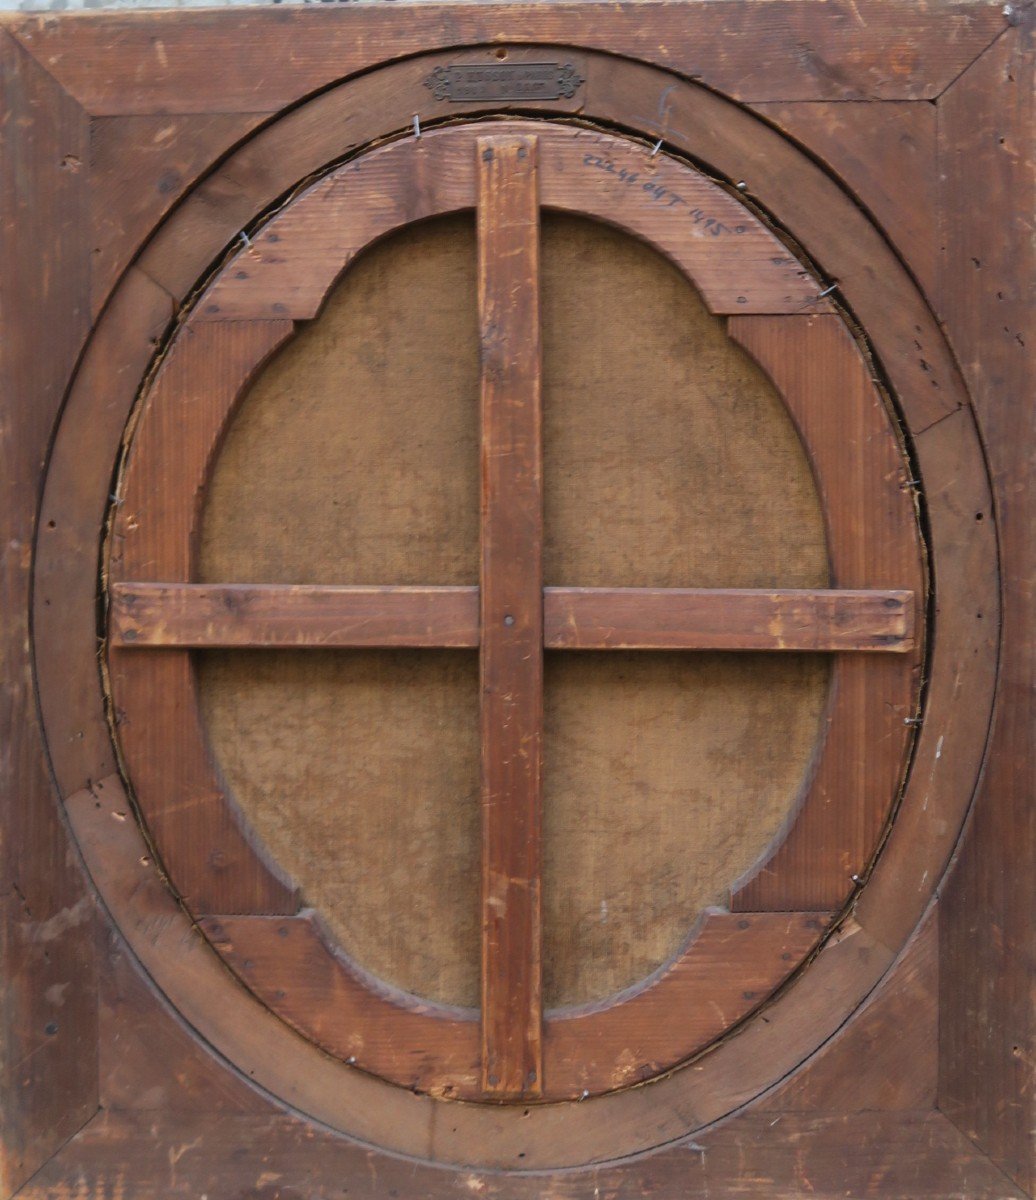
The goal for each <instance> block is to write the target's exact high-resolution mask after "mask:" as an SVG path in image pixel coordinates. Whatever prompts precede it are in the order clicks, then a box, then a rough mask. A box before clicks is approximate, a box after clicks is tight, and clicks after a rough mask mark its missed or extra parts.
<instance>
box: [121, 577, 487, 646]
mask: <svg viewBox="0 0 1036 1200" xmlns="http://www.w3.org/2000/svg"><path fill="white" fill-rule="evenodd" d="M110 622H111V624H110V629H111V637H112V642H113V643H114V644H115V645H117V646H142V647H143V646H181V647H207V648H210V649H212V648H215V647H221V646H222V647H230V646H237V647H243V646H278V647H294V648H299V649H301V648H306V647H312V648H320V649H327V648H330V647H335V646H340V647H344V646H356V647H362V646H370V647H379V646H385V647H392V646H443V647H451V646H456V647H469V646H477V645H478V588H474V587H330V586H323V585H312V584H311V585H305V584H298V585H293V584H242V583H232V584H215V583H195V584H175V583H168V584H166V583H115V584H113V585H112V588H111V610H110Z"/></svg>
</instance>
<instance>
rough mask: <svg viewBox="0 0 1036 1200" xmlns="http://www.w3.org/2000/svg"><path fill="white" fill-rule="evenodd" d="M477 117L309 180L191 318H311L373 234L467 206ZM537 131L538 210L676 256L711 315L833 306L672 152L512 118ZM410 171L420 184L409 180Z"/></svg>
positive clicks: (727, 198) (747, 214) (740, 211)
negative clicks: (604, 227)
mask: <svg viewBox="0 0 1036 1200" xmlns="http://www.w3.org/2000/svg"><path fill="white" fill-rule="evenodd" d="M482 129H484V127H483V126H480V125H479V124H477V123H472V124H470V125H466V126H456V125H453V126H449V127H447V128H445V129H439V130H434V129H433V130H431V131H430V132H428V133H425V134H423V135H422V136H421V137H420V138H413V137H411V138H404V139H402V140H399V141H396V142H392V143H390V144H389V145H386V146H381V147H378V148H375V149H374V150H371V151H370V152H369V153H367V154H365V155H361V156H360V157H359V158H356V159H353V160H352V161H351V162H348V163H346V164H345V165H344V166H342V167H339V168H338V169H337V170H335V171H333V172H332V173H331V174H330V175H328V176H326V177H325V178H324V179H322V180H320V181H319V182H317V183H314V184H313V185H312V186H311V187H310V188H309V189H308V190H307V191H306V192H305V193H304V194H302V195H301V196H299V197H298V198H297V199H296V200H295V201H294V202H293V203H292V204H291V205H289V206H288V207H287V208H285V209H282V210H281V211H280V212H279V213H278V214H276V215H275V216H274V217H273V218H272V219H271V220H270V221H269V223H268V224H266V225H265V226H263V228H262V229H261V230H260V231H259V232H258V234H257V235H256V236H254V237H253V238H252V239H251V242H250V244H249V245H247V246H243V247H242V248H241V249H240V250H239V252H238V253H237V255H236V256H235V257H234V259H233V261H232V262H231V263H230V264H229V269H228V268H224V270H223V271H222V272H221V273H220V274H219V276H218V277H217V278H216V279H215V280H214V281H213V283H212V284H211V285H210V287H209V288H208V289H207V290H206V291H205V292H204V293H203V294H202V296H201V297H200V298H199V300H198V307H197V320H199V321H227V320H257V319H269V318H283V317H285V316H291V317H294V318H295V319H305V318H309V317H313V316H315V315H316V313H317V311H318V310H319V308H320V306H321V304H322V303H323V301H324V297H325V295H326V293H327V291H328V289H329V288H330V287H331V285H332V283H333V282H334V281H335V279H336V278H337V277H338V275H339V274H340V272H341V271H342V270H343V269H344V268H345V267H346V266H347V264H348V263H349V262H350V261H351V260H352V259H353V257H355V255H356V254H357V253H358V252H359V251H360V250H361V249H362V248H363V247H364V246H366V245H367V244H368V243H369V242H371V241H373V240H374V239H375V238H377V237H380V236H383V235H384V234H386V233H389V232H391V231H392V230H395V229H399V228H401V227H402V226H403V225H406V224H410V223H412V222H414V221H418V220H423V219H427V218H428V217H433V216H441V215H444V214H446V213H450V212H455V211H458V210H464V209H470V208H473V207H474V206H475V198H476V173H475V159H476V155H475V144H476V143H477V142H478V141H479V140H480V139H479V134H480V130H482ZM499 129H500V131H501V132H500V134H499V136H503V135H504V134H505V133H506V134H508V135H510V136H514V137H520V136H536V137H537V139H538V143H539V147H540V149H539V171H538V177H539V196H540V201H541V203H542V204H543V206H544V207H545V208H552V209H557V210H560V211H562V212H574V213H579V214H581V215H584V216H590V217H594V218H596V219H599V220H603V221H606V222H608V223H609V224H612V225H615V226H617V227H618V228H620V229H624V230H626V231H628V232H630V233H633V234H635V235H636V236H638V237H640V238H642V239H643V240H644V241H646V242H647V243H648V244H649V245H651V246H654V247H655V249H657V250H659V251H660V252H661V253H663V254H665V255H666V256H667V257H669V258H670V259H672V261H673V262H675V263H676V264H677V265H678V266H679V267H680V268H681V269H682V270H683V271H684V272H685V273H686V274H687V275H688V276H690V278H691V280H692V281H693V282H694V284H695V286H696V287H697V288H698V289H699V291H700V292H701V293H702V295H703V297H704V298H705V301H706V303H707V304H708V306H709V308H710V310H711V311H713V312H716V313H784V312H787V313H792V312H802V311H803V310H809V311H813V312H827V311H830V303H829V301H827V300H824V299H822V298H820V297H819V293H820V291H821V288H820V285H819V284H818V283H817V281H816V280H815V279H814V278H813V277H812V276H811V275H810V274H809V272H808V271H807V270H806V269H805V268H804V267H803V266H802V265H801V264H800V263H799V262H798V260H797V259H796V258H794V257H793V256H792V255H791V254H789V253H788V251H787V249H786V248H785V247H784V246H783V244H782V243H781V242H780V241H779V239H778V238H776V237H775V236H774V234H773V233H771V232H770V230H769V229H767V227H766V226H765V225H764V224H763V222H762V221H760V220H759V219H758V218H757V217H756V216H755V215H754V214H753V213H752V212H751V210H750V209H748V208H746V207H745V206H744V205H742V204H741V203H740V202H739V201H738V200H737V199H735V198H734V197H733V196H731V195H730V194H728V193H727V192H725V191H724V190H723V189H722V188H720V187H718V186H717V185H716V184H715V183H713V182H712V180H710V179H708V178H707V177H706V176H704V175H701V174H699V173H697V172H696V171H694V170H693V169H688V167H687V165H686V164H684V163H679V162H676V161H674V160H672V159H670V158H669V157H668V156H667V155H662V154H659V155H657V156H655V157H652V156H651V153H650V150H649V149H648V148H646V147H644V146H641V145H640V144H638V143H635V142H630V141H628V140H623V139H619V138H615V137H611V136H609V135H607V134H603V133H599V132H597V131H595V130H586V129H579V128H576V127H564V126H559V125H548V124H540V123H536V124H533V123H531V122H513V123H512V122H507V123H504V124H501V125H500V126H499ZM415 176H417V177H419V178H420V179H421V181H422V183H421V187H420V188H416V189H415V188H414V186H413V182H412V181H413V179H414V178H415Z"/></svg>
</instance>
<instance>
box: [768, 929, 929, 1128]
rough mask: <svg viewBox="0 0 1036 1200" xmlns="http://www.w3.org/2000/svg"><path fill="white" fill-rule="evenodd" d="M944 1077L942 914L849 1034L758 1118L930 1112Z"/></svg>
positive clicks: (796, 1075)
mask: <svg viewBox="0 0 1036 1200" xmlns="http://www.w3.org/2000/svg"><path fill="white" fill-rule="evenodd" d="M938 1074H939V934H938V914H937V913H933V914H932V915H931V916H930V917H928V918H927V919H926V921H925V923H924V925H922V927H921V929H920V930H919V931H918V932H917V934H916V935H915V937H914V938H913V940H912V941H911V942H910V943H909V944H908V945H907V947H906V949H905V950H904V951H903V953H902V954H901V955H900V956H899V958H898V959H897V960H896V962H895V963H894V964H893V966H892V967H891V969H890V970H889V972H888V974H887V975H886V976H885V978H884V979H883V980H882V981H881V983H880V984H879V985H878V987H877V988H875V990H874V992H873V993H872V994H871V996H870V997H869V998H868V1000H867V1002H866V1004H864V1005H862V1006H861V1007H860V1008H859V1009H858V1010H857V1011H856V1012H855V1013H854V1014H853V1015H852V1017H851V1018H850V1019H849V1020H848V1021H847V1022H846V1024H845V1025H844V1026H843V1028H842V1029H840V1030H839V1031H838V1033H837V1034H836V1035H835V1036H834V1037H833V1038H832V1039H831V1040H830V1041H829V1042H827V1043H826V1044H825V1045H824V1046H823V1047H822V1048H821V1049H820V1050H819V1051H818V1052H817V1053H816V1054H815V1055H813V1056H812V1057H811V1058H808V1059H807V1060H806V1061H805V1062H804V1063H803V1064H802V1066H801V1067H800V1068H799V1069H798V1070H797V1071H795V1072H793V1073H792V1075H791V1076H790V1077H789V1078H788V1079H787V1080H786V1081H785V1082H784V1083H782V1084H780V1085H779V1086H778V1087H777V1088H775V1089H774V1090H773V1091H772V1092H771V1093H770V1094H769V1095H768V1096H766V1097H764V1098H763V1099H762V1100H761V1101H760V1102H759V1104H758V1105H755V1106H753V1107H754V1110H755V1111H756V1112H762V1111H769V1110H772V1111H773V1112H775V1113H776V1112H812V1113H851V1112H923V1111H925V1110H929V1109H932V1108H934V1107H935V1103H936V1083H937V1079H938Z"/></svg>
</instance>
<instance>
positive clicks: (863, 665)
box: [728, 315, 924, 912]
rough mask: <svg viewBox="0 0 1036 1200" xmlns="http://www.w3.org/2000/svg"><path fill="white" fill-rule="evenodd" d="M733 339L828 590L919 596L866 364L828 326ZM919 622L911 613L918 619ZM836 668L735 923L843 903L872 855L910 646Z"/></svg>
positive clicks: (913, 684) (772, 324) (912, 674)
mask: <svg viewBox="0 0 1036 1200" xmlns="http://www.w3.org/2000/svg"><path fill="white" fill-rule="evenodd" d="M728 330H729V333H730V336H731V337H732V338H733V339H734V341H735V342H737V343H738V344H739V345H741V346H742V347H743V348H744V349H745V350H747V351H748V353H749V354H751V355H752V357H753V358H754V359H755V360H756V361H757V362H758V363H759V365H760V366H761V367H762V368H763V370H764V371H766V373H767V374H768V375H769V376H770V378H771V379H772V380H773V382H774V384H775V385H776V386H777V388H778V390H779V391H780V393H781V396H782V397H783V399H784V402H785V404H786V405H787V408H788V412H789V414H790V415H791V418H792V420H793V421H794V422H795V425H796V427H797V428H798V430H799V433H800V434H801V436H802V440H803V444H804V446H805V448H806V452H807V454H808V455H809V458H810V462H811V463H812V465H813V470H814V475H815V477H816V481H817V488H818V491H819V492H820V497H821V502H822V505H823V509H824V520H825V524H826V526H827V540H828V552H829V554H830V558H831V573H832V583H834V584H835V585H836V586H838V587H846V588H852V589H858V588H880V589H884V588H895V589H899V588H902V589H904V590H906V591H909V592H911V593H913V596H912V603H913V605H914V607H915V609H919V607H920V604H921V602H922V598H923V594H924V577H923V571H922V563H921V554H920V543H919V539H918V529H917V518H916V514H915V511H914V503H913V498H912V496H911V493H910V489H909V487H906V486H904V484H905V483H906V479H907V478H908V475H907V474H906V472H907V471H908V470H909V464H908V462H907V460H906V459H905V458H904V457H903V455H902V453H901V451H900V449H899V446H898V445H897V442H896V437H895V433H894V430H893V428H892V424H891V421H890V420H889V417H888V413H887V410H886V408H885V405H884V403H883V401H882V398H881V395H880V393H879V392H878V389H877V387H876V386H875V384H874V382H873V379H872V378H871V373H870V370H869V368H868V364H867V362H866V360H865V359H864V357H863V355H862V354H861V353H860V350H859V347H858V346H857V344H856V342H855V341H854V339H853V337H852V334H851V333H850V332H849V330H848V329H847V328H846V326H845V324H844V323H843V322H842V321H841V319H840V318H838V317H833V316H831V317H829V316H808V315H803V316H801V317H755V316H746V317H734V318H731V320H730V321H729V322H728ZM916 619H917V614H915V620H916ZM909 649H910V650H911V653H908V654H881V655H852V654H850V655H840V656H839V657H838V658H837V659H836V661H835V667H834V677H833V679H832V687H831V700H830V703H829V707H828V713H827V716H826V718H825V720H826V722H827V724H828V726H829V731H828V733H827V735H826V737H825V740H824V745H823V749H822V750H821V753H820V755H819V756H818V759H817V762H816V764H815V767H814V770H813V772H812V778H811V780H810V783H809V787H808V791H807V794H806V796H805V799H804V801H803V803H802V804H801V805H800V807H799V811H798V814H797V816H796V818H795V821H794V822H793V823H792V824H791V826H790V827H789V829H788V831H787V835H786V836H785V837H784V839H783V840H782V841H780V842H779V843H778V844H775V846H774V847H773V850H772V853H771V854H770V855H769V857H768V858H766V859H765V860H764V861H762V862H761V863H760V864H757V867H756V868H755V869H754V870H753V871H752V872H750V873H749V874H748V875H747V876H746V877H745V878H743V879H742V880H741V882H740V884H739V885H738V886H736V887H735V888H734V889H733V892H732V896H731V905H732V907H733V908H735V909H737V910H739V911H744V912H759V911H762V910H769V909H787V910H789V911H806V910H808V909H811V908H813V909H817V910H818V911H824V910H829V909H834V908H836V907H837V906H838V905H840V904H842V903H843V902H844V901H845V899H846V897H847V895H848V894H849V891H850V889H851V888H852V886H853V883H854V881H855V879H857V878H859V877H862V876H863V875H864V874H865V872H866V870H867V865H868V863H869V862H870V860H871V858H872V856H873V855H874V852H875V850H876V849H877V846H878V844H879V839H880V836H881V830H882V826H883V824H884V822H885V820H886V818H887V816H888V813H889V811H890V807H891V805H892V803H893V800H894V797H895V793H896V788H897V786H898V783H899V780H900V779H901V777H902V773H903V768H904V765H905V762H906V755H907V752H908V749H909V744H910V733H911V728H912V727H911V725H910V724H909V723H908V722H909V721H910V720H911V719H912V718H913V716H914V710H915V707H916V705H917V702H918V671H919V665H920V664H919V655H920V647H919V646H914V647H912V648H909Z"/></svg>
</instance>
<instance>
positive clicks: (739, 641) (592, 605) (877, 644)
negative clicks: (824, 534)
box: [543, 588, 914, 653]
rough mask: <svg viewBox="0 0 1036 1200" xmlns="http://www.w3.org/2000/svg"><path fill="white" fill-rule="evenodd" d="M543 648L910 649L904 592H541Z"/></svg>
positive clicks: (910, 607)
mask: <svg viewBox="0 0 1036 1200" xmlns="http://www.w3.org/2000/svg"><path fill="white" fill-rule="evenodd" d="M543 607H544V640H545V643H546V645H547V646H548V647H550V648H552V649H563V650H800V651H801V650H809V651H821V650H823V651H843V650H872V651H891V652H893V653H905V652H906V651H909V650H910V649H911V648H912V647H913V621H914V598H913V595H912V594H911V593H909V592H853V591H848V590H846V591H824V592H821V591H783V592H766V591H762V590H759V591H755V590H748V589H743V590H733V591H732V590H726V591H725V590H722V589H705V588H703V589H691V588H548V589H547V590H546V592H545V593H544V597H543Z"/></svg>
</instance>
